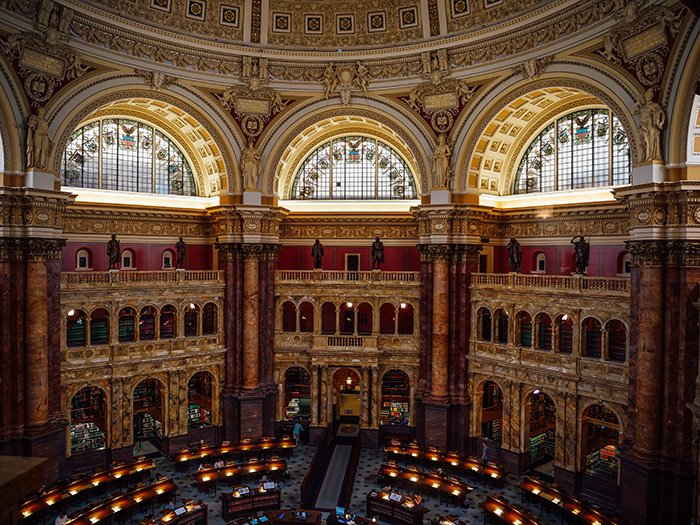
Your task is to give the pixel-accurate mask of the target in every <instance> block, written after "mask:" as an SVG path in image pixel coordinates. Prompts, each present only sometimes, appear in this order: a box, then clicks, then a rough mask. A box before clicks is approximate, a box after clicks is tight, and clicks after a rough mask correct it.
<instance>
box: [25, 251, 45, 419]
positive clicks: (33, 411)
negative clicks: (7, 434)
mask: <svg viewBox="0 0 700 525" xmlns="http://www.w3.org/2000/svg"><path fill="white" fill-rule="evenodd" d="M26 290H27V292H26V297H27V303H26V316H27V333H26V336H25V337H26V339H25V340H26V346H25V355H26V363H27V368H26V389H27V390H26V392H27V394H26V396H27V397H26V409H27V424H28V425H30V426H41V425H45V424H46V423H47V422H48V416H49V405H48V402H49V384H48V379H49V366H48V352H47V346H48V345H47V332H48V312H47V308H46V297H47V287H46V262H45V261H42V260H33V261H28V262H27V288H26Z"/></svg>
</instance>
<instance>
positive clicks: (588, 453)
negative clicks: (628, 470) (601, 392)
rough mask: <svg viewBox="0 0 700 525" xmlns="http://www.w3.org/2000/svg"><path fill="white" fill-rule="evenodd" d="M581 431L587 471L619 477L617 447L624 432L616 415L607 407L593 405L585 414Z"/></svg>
mask: <svg viewBox="0 0 700 525" xmlns="http://www.w3.org/2000/svg"><path fill="white" fill-rule="evenodd" d="M581 430H582V432H581V436H582V442H581V451H582V453H583V460H584V463H583V465H585V468H586V470H588V471H590V472H595V473H602V474H610V475H612V476H615V477H617V471H618V468H619V460H618V451H617V445H618V444H619V443H620V439H621V437H622V432H621V428H620V421H619V420H618V418H617V416H616V415H615V413H614V412H613V411H612V410H610V409H609V408H608V407H606V406H605V405H601V404H597V405H592V406H590V407H588V408H587V409H586V410H585V411H584V413H583V421H582V429H581Z"/></svg>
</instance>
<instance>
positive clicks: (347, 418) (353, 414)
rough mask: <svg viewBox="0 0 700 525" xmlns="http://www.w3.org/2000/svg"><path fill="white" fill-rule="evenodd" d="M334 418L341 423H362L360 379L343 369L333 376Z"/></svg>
mask: <svg viewBox="0 0 700 525" xmlns="http://www.w3.org/2000/svg"><path fill="white" fill-rule="evenodd" d="M333 394H334V396H333V400H334V403H333V418H334V419H336V420H340V422H341V423H348V424H353V423H354V424H358V423H359V422H360V377H359V376H358V375H357V373H356V372H355V371H354V370H352V369H351V368H347V367H343V368H339V369H338V370H336V372H335V374H333Z"/></svg>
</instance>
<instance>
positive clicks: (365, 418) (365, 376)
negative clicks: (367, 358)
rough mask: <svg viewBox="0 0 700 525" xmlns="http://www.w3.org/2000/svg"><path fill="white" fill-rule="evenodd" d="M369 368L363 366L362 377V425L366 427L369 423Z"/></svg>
mask: <svg viewBox="0 0 700 525" xmlns="http://www.w3.org/2000/svg"><path fill="white" fill-rule="evenodd" d="M370 388H371V385H370V384H369V368H368V367H366V366H363V367H362V379H361V382H360V426H361V427H362V428H366V427H367V425H368V424H369V410H370V408H369V389H370Z"/></svg>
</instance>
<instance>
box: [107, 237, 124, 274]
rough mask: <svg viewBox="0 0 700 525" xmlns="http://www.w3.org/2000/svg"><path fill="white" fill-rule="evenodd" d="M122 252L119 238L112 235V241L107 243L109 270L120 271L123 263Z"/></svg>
mask: <svg viewBox="0 0 700 525" xmlns="http://www.w3.org/2000/svg"><path fill="white" fill-rule="evenodd" d="M121 255H122V251H121V248H120V246H119V241H118V240H117V236H116V235H114V234H112V239H111V240H110V241H108V242H107V260H108V261H109V269H110V270H112V269H115V268H116V269H119V266H120V264H119V263H120V262H121Z"/></svg>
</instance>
